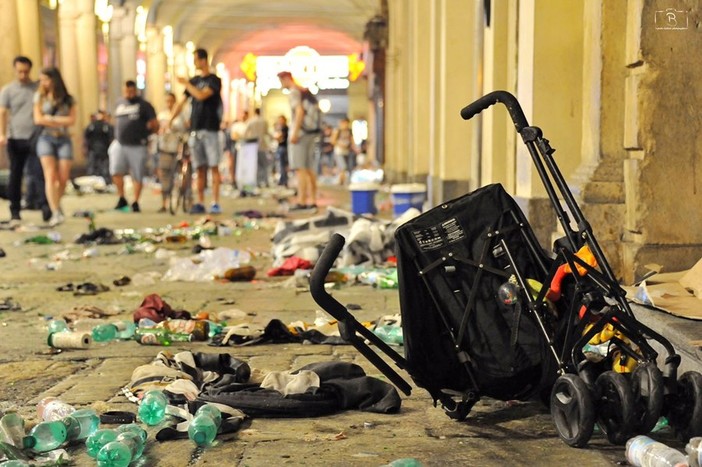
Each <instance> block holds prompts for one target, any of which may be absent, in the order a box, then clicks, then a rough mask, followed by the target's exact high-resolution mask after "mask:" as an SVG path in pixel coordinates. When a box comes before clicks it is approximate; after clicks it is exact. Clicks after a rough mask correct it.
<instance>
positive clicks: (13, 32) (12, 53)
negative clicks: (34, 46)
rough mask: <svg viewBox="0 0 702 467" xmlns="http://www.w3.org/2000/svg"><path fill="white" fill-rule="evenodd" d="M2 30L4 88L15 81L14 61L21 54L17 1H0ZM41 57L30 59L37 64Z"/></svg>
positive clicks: (0, 59) (1, 78) (0, 64)
mask: <svg viewBox="0 0 702 467" xmlns="http://www.w3.org/2000/svg"><path fill="white" fill-rule="evenodd" d="M0 11H2V14H1V15H0V30H1V31H2V32H3V34H2V47H0V86H4V85H5V84H6V83H9V82H10V81H12V80H13V79H15V70H14V69H13V68H12V59H13V58H15V57H16V56H17V55H19V54H20V52H21V50H22V47H21V43H20V31H19V28H18V27H17V26H18V25H19V24H20V23H19V18H18V16H17V0H0ZM39 57H40V56H39V55H37V56H34V57H30V58H31V59H32V61H34V62H35V63H36V62H37V61H38V60H39Z"/></svg>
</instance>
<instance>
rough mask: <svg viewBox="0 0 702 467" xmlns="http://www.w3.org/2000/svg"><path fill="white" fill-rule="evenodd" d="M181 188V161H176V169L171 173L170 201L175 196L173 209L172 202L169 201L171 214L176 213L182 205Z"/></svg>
mask: <svg viewBox="0 0 702 467" xmlns="http://www.w3.org/2000/svg"><path fill="white" fill-rule="evenodd" d="M182 186H183V161H182V160H178V161H177V162H176V168H175V171H174V173H173V188H172V190H171V200H172V199H173V196H175V207H173V202H172V201H171V206H172V207H171V214H175V213H176V212H178V209H180V207H181V206H182V204H183V200H182V197H181V191H182V188H181V187H182Z"/></svg>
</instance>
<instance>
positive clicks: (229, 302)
mask: <svg viewBox="0 0 702 467" xmlns="http://www.w3.org/2000/svg"><path fill="white" fill-rule="evenodd" d="M383 196H385V195H383V194H379V197H380V199H379V200H378V201H379V202H380V203H381V204H382V203H383V200H384V198H383ZM156 199H157V196H156V195H155V194H153V193H150V192H147V193H146V195H145V196H144V199H143V200H142V213H139V214H135V213H123V212H115V211H112V209H111V208H112V207H113V205H114V204H115V202H116V197H115V196H114V195H109V194H100V195H97V194H91V195H83V196H77V195H69V196H67V197H66V199H65V204H64V210H65V212H66V214H67V221H66V223H65V224H63V225H61V226H59V227H58V228H57V229H56V231H58V232H60V233H61V235H62V238H63V241H62V243H60V244H57V245H34V244H21V243H20V242H21V241H22V240H23V239H25V238H27V237H30V236H32V235H34V234H36V233H37V232H31V231H9V230H2V231H0V246H1V247H2V248H3V249H4V250H5V252H6V253H7V256H6V257H4V258H0V264H2V266H3V268H2V270H3V275H2V279H1V280H0V299H4V298H8V297H11V298H12V300H14V301H15V302H17V303H18V304H19V305H21V311H3V312H0V375H2V376H1V377H0V399H1V401H2V402H1V404H2V405H1V406H0V408H3V409H9V408H14V409H17V410H18V411H19V412H20V413H21V414H22V415H23V416H24V417H25V418H26V419H27V423H28V425H29V426H31V425H33V424H34V423H36V414H35V411H34V406H35V404H36V403H37V401H38V400H40V399H41V398H42V397H45V396H48V395H53V396H58V397H60V398H61V399H62V400H64V401H65V402H68V403H71V404H75V405H76V406H81V407H84V406H93V407H95V408H96V409H97V410H98V411H105V410H131V411H135V409H136V407H135V406H134V405H133V404H131V403H130V402H128V401H127V400H126V399H125V398H124V397H123V396H122V395H120V393H119V390H120V388H121V387H122V386H124V385H125V384H126V383H127V382H128V381H129V379H130V375H131V372H132V370H133V369H134V368H135V367H137V366H138V365H141V364H144V363H147V362H149V361H150V360H151V359H152V358H153V357H154V356H155V355H156V354H157V353H158V351H159V350H161V348H158V347H151V346H140V345H139V344H137V343H135V342H131V341H130V342H112V343H108V344H105V345H93V346H92V348H91V349H89V350H71V351H64V352H61V353H52V352H50V349H49V347H48V346H47V343H46V329H45V325H46V319H47V317H49V316H57V315H60V314H61V313H62V312H64V311H66V310H69V309H71V308H72V307H74V306H77V305H86V306H88V305H90V306H97V307H99V308H102V309H105V310H111V311H116V312H117V313H116V315H115V317H116V318H125V319H129V318H131V312H132V311H133V310H134V309H135V308H136V307H137V306H138V305H139V304H140V303H141V300H142V299H143V297H144V296H146V295H147V294H149V293H152V292H155V293H158V294H160V295H161V296H162V297H163V298H164V299H165V300H166V301H167V302H168V303H169V304H171V305H172V306H173V307H174V308H182V309H186V310H189V311H193V312H195V311H200V310H206V311H210V312H217V311H221V310H225V309H228V308H232V307H236V308H239V309H241V310H244V311H246V312H248V313H252V314H255V316H253V317H252V319H253V320H254V321H255V322H257V323H261V324H265V323H267V322H268V321H269V320H270V319H272V318H278V319H280V320H282V321H283V322H292V321H296V320H304V321H308V322H309V321H313V320H314V318H315V311H316V310H317V306H316V304H315V303H314V302H313V300H312V298H311V297H310V295H309V294H308V293H299V292H297V291H296V289H295V288H294V287H290V286H288V285H286V284H287V283H286V279H284V278H266V277H265V271H266V270H267V268H268V267H270V264H271V257H270V254H269V253H270V234H271V232H272V230H271V229H272V227H273V225H274V223H275V221H270V222H269V221H265V220H264V221H261V222H259V223H258V224H257V225H258V228H257V229H250V228H245V229H235V231H234V234H233V235H231V236H226V237H213V238H212V240H213V243H214V244H215V246H226V247H230V248H238V249H249V250H250V251H251V252H253V253H254V254H255V255H254V259H253V264H254V266H256V268H257V270H258V278H257V279H256V280H254V281H253V282H250V283H222V282H217V281H213V282H208V283H196V284H195V283H185V282H157V283H156V284H153V285H138V284H132V285H128V286H125V287H119V288H118V287H114V286H112V281H113V280H114V279H117V278H118V277H120V276H122V275H127V276H131V277H134V276H135V274H137V273H144V272H149V271H157V272H159V273H163V272H164V271H165V270H166V269H167V267H168V260H162V259H155V257H154V254H153V253H143V252H142V253H133V254H130V255H124V254H119V252H120V251H121V250H122V249H123V246H122V245H113V246H98V247H97V249H98V255H97V256H93V257H88V258H82V259H79V260H73V261H63V262H62V264H61V267H60V269H58V270H47V269H46V267H45V264H46V263H48V262H51V261H52V258H53V257H54V256H55V255H56V254H58V253H61V252H64V251H65V250H69V251H70V252H72V253H74V254H76V255H78V256H80V255H81V254H82V252H83V251H84V250H85V247H83V246H79V245H75V244H72V239H73V238H74V237H75V236H76V235H77V234H79V233H82V232H85V231H87V221H86V220H85V219H80V218H75V217H71V214H72V213H73V212H74V211H76V210H80V209H91V210H94V211H95V212H96V223H97V226H98V227H108V228H113V229H116V228H127V227H132V228H142V227H161V226H165V225H167V224H169V223H180V222H181V221H183V220H189V221H192V220H194V219H196V217H195V216H189V215H176V216H171V215H169V214H156V210H157V208H158V206H157V205H156ZM320 204H322V205H332V204H333V205H336V206H338V207H342V208H343V207H346V208H348V207H349V198H348V193H346V192H345V191H344V190H340V189H331V188H328V189H325V190H323V191H322V199H321V201H320ZM222 205H223V210H224V214H222V215H221V216H220V217H221V218H222V219H227V218H229V219H231V218H232V217H231V215H232V213H233V212H235V211H237V210H245V209H259V210H262V211H264V212H266V211H273V210H276V209H279V207H280V206H279V204H278V203H277V202H276V201H275V200H274V199H270V198H239V199H234V198H230V197H225V198H224V199H223V202H222ZM6 209H7V208H6V206H5V205H3V206H2V207H1V209H0V211H2V212H3V213H4V212H5V211H6ZM385 214H386V215H387V213H385ZM24 217H25V225H26V224H30V223H38V222H39V220H40V213H39V212H29V213H27V214H25V215H24ZM42 232H43V233H46V229H42V230H41V231H40V232H38V233H42ZM192 246H193V244H192V243H183V244H169V245H165V246H164V247H165V248H167V249H171V250H175V251H176V253H177V254H178V255H181V256H185V255H186V254H187V253H188V251H189V250H190V249H191V248H192ZM33 258H34V259H33ZM37 258H38V259H37ZM86 281H90V282H95V283H103V284H107V285H110V290H109V291H107V292H104V293H101V294H98V295H94V296H74V295H72V294H71V293H67V292H59V291H57V290H56V288H57V287H59V286H61V285H63V284H66V283H68V282H73V283H74V284H78V283H82V282H86ZM333 293H334V296H335V297H336V298H337V299H338V300H339V301H341V302H342V303H344V304H347V303H356V304H359V305H360V306H361V308H362V309H361V310H360V311H359V312H357V316H358V317H359V318H360V319H374V318H376V317H378V316H380V315H384V314H388V313H394V312H397V311H398V310H399V304H398V297H397V291H394V290H381V289H373V288H370V287H368V286H353V287H345V288H341V289H340V290H336V291H334V292H333ZM181 349H190V350H194V351H205V352H207V351H210V352H212V351H220V350H221V349H219V348H213V347H208V346H207V345H205V344H194V343H193V344H180V345H174V346H173V347H171V350H173V351H178V350H181ZM225 350H227V351H229V352H231V353H232V354H233V355H234V356H236V357H237V358H241V359H245V360H247V361H248V362H249V364H250V365H251V366H252V367H254V368H262V369H269V370H289V369H294V368H298V367H300V366H302V365H305V364H307V363H310V362H317V361H328V360H342V361H352V362H355V363H358V364H359V365H361V366H362V367H363V368H364V369H365V370H366V372H367V373H368V374H369V375H372V376H377V377H381V378H382V375H380V373H379V371H378V370H376V369H375V368H374V367H373V366H371V365H370V364H369V363H367V362H366V361H365V360H364V359H363V357H361V356H360V355H359V354H358V353H357V352H356V351H355V350H354V349H353V348H352V347H351V346H328V345H296V344H278V345H258V346H248V347H244V348H234V347H229V348H226V349H225ZM402 403H403V405H402V410H401V412H400V413H399V414H394V415H378V414H371V413H364V412H357V411H348V412H343V413H339V414H336V415H333V416H327V417H320V418H307V419H254V420H250V421H249V422H247V424H246V425H245V427H244V428H243V429H242V430H240V431H239V432H237V433H234V434H231V435H227V436H223V437H220V438H219V439H218V441H217V443H216V445H214V446H213V447H211V448H209V449H206V450H204V451H199V450H194V449H193V446H192V445H191V443H190V442H189V441H188V440H179V441H170V442H165V443H157V442H155V441H154V440H153V438H152V437H150V439H149V442H148V445H147V449H146V452H145V458H144V460H143V461H142V465H154V466H156V465H158V466H185V465H216V466H219V465H241V466H264V465H265V466H276V465H320V466H337V465H338V466H347V465H359V466H380V465H383V464H387V463H389V462H391V461H393V460H395V459H399V458H408V457H409V458H416V459H418V460H419V461H421V462H422V463H423V464H424V465H480V466H481V465H495V466H497V465H500V466H501V465H559V466H561V465H581V466H587V465H592V466H601V465H612V464H615V463H622V462H625V461H624V451H623V448H622V447H619V446H611V445H609V444H608V443H607V441H606V439H605V438H604V437H603V436H602V435H595V436H594V437H593V439H592V442H591V443H590V446H589V448H588V449H580V450H578V449H572V448H568V447H567V446H565V444H563V443H562V442H561V441H560V440H559V439H558V436H557V434H556V432H555V429H554V427H553V424H552V422H551V419H550V415H549V414H548V412H547V411H546V410H545V409H544V408H543V407H542V406H541V404H539V403H526V404H518V405H510V404H507V403H504V402H498V401H492V400H484V401H482V402H480V403H479V404H478V406H477V407H476V408H475V409H474V412H473V413H472V414H471V415H470V416H469V418H468V419H467V420H466V421H465V422H461V423H459V422H455V421H452V420H451V419H449V418H448V417H447V416H445V415H444V413H443V411H442V410H441V409H439V408H435V407H433V405H432V401H431V399H430V398H429V396H428V394H427V393H426V392H425V391H423V390H422V389H418V388H415V389H414V391H413V393H412V395H411V396H409V397H405V396H403V402H402ZM149 431H150V435H153V434H154V433H155V430H149ZM662 439H663V440H668V441H669V442H671V443H673V444H674V443H675V441H674V440H673V439H672V435H665V434H664V435H662ZM68 450H69V452H70V453H71V454H72V455H73V456H74V461H75V465H81V466H82V465H94V464H93V461H92V460H91V459H89V458H88V457H87V455H86V454H85V452H84V448H82V447H80V446H75V447H69V448H68Z"/></svg>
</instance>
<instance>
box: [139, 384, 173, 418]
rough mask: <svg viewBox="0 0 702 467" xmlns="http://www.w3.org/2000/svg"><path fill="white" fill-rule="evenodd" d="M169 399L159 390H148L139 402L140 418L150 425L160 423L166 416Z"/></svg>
mask: <svg viewBox="0 0 702 467" xmlns="http://www.w3.org/2000/svg"><path fill="white" fill-rule="evenodd" d="M167 405H168V399H167V398H166V396H165V395H164V394H163V392H161V391H158V390H152V391H148V392H147V393H146V394H144V397H143V398H142V399H141V404H139V410H138V412H139V419H140V420H141V421H142V422H144V423H146V424H147V425H149V426H154V425H158V424H159V423H161V421H162V420H163V419H164V418H165V417H166V406H167Z"/></svg>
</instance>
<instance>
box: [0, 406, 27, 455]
mask: <svg viewBox="0 0 702 467" xmlns="http://www.w3.org/2000/svg"><path fill="white" fill-rule="evenodd" d="M22 438H24V419H23V418H22V417H21V416H20V415H19V414H18V413H17V412H8V413H6V414H5V415H3V417H2V418H1V419H0V441H2V442H3V443H7V444H11V445H13V446H15V447H22Z"/></svg>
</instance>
